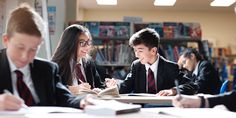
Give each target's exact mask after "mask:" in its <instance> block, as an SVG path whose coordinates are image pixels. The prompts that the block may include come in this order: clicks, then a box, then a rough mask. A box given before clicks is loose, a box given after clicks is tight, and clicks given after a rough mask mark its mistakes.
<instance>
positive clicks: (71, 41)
mask: <svg viewBox="0 0 236 118" xmlns="http://www.w3.org/2000/svg"><path fill="white" fill-rule="evenodd" d="M91 48H92V36H91V34H90V32H89V30H88V29H87V28H85V27H83V26H81V25H78V24H73V25H71V26H69V27H67V28H66V29H65V30H64V32H63V33H62V36H61V39H60V42H59V43H58V46H57V48H56V51H55V52H54V55H53V57H52V61H54V62H56V63H57V64H58V65H59V68H60V75H61V77H62V83H63V84H64V85H68V88H69V90H70V91H71V92H73V93H74V94H78V92H79V90H84V89H94V88H104V87H105V86H104V83H102V81H101V79H100V76H99V74H98V71H97V70H96V65H95V63H94V62H93V61H92V59H91V57H90V56H89V55H88V53H89V51H90V50H91Z"/></svg>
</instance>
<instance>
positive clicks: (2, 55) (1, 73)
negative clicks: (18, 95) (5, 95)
mask: <svg viewBox="0 0 236 118" xmlns="http://www.w3.org/2000/svg"><path fill="white" fill-rule="evenodd" d="M0 61H1V63H0V78H1V79H0V81H1V82H0V88H1V89H0V90H2V91H0V92H3V89H6V88H7V89H8V90H9V91H10V92H13V88H12V78H11V71H10V66H9V62H8V60H7V55H6V50H5V49H3V50H1V52H0Z"/></svg>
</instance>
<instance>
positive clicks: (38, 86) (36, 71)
mask: <svg viewBox="0 0 236 118" xmlns="http://www.w3.org/2000/svg"><path fill="white" fill-rule="evenodd" d="M41 71H43V70H42V69H40V68H39V64H36V63H35V60H34V61H33V63H31V64H30V73H31V78H32V81H33V84H34V89H35V92H36V94H37V96H38V97H39V100H40V102H39V103H42V102H43V101H46V96H45V93H44V92H45V91H46V90H45V88H46V87H45V86H46V85H44V82H43V80H44V79H43V78H41V75H43V74H42V72H41ZM40 73H41V74H40ZM43 85H44V86H43Z"/></svg>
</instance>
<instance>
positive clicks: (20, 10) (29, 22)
mask: <svg viewBox="0 0 236 118" xmlns="http://www.w3.org/2000/svg"><path fill="white" fill-rule="evenodd" d="M15 32H18V33H24V34H28V35H33V36H38V37H44V34H45V24H44V21H43V19H42V17H41V16H40V15H39V14H38V13H37V12H35V11H34V9H32V8H31V7H30V6H29V5H28V4H26V3H22V4H21V5H20V6H19V7H17V8H16V9H14V10H13V11H12V12H11V14H10V17H9V20H8V22H7V27H6V33H7V35H8V36H9V37H11V36H12V35H13V34H14V33H15Z"/></svg>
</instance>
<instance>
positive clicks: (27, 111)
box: [0, 107, 82, 115]
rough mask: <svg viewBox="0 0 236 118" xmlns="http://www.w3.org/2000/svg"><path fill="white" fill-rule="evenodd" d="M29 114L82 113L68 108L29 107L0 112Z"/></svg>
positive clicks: (0, 113) (0, 112)
mask: <svg viewBox="0 0 236 118" xmlns="http://www.w3.org/2000/svg"><path fill="white" fill-rule="evenodd" d="M31 113H82V110H79V109H75V108H70V107H29V108H21V109H20V110H18V111H0V115H24V114H31Z"/></svg>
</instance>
